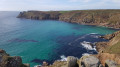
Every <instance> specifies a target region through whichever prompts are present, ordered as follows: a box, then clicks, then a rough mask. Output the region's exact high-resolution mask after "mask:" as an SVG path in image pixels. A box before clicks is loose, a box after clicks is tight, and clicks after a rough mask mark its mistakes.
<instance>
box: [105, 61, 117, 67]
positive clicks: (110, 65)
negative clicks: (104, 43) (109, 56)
mask: <svg viewBox="0 0 120 67" xmlns="http://www.w3.org/2000/svg"><path fill="white" fill-rule="evenodd" d="M105 67H117V63H116V62H115V61H112V60H106V61H105Z"/></svg>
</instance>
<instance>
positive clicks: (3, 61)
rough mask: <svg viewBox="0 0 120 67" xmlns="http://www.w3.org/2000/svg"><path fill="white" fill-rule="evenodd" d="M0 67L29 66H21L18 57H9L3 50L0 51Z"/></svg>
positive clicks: (23, 66) (24, 66) (28, 66)
mask: <svg viewBox="0 0 120 67" xmlns="http://www.w3.org/2000/svg"><path fill="white" fill-rule="evenodd" d="M0 67H30V65H29V64H23V63H22V58H21V57H19V56H10V55H9V54H7V53H6V52H5V51H4V50H2V49H0Z"/></svg>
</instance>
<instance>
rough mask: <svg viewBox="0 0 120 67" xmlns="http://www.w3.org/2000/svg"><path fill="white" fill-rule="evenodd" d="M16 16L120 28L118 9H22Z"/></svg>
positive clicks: (119, 11) (119, 12)
mask: <svg viewBox="0 0 120 67" xmlns="http://www.w3.org/2000/svg"><path fill="white" fill-rule="evenodd" d="M18 18H26V19H36V20H60V21H65V22H70V23H80V24H88V25H99V26H106V27H113V28H120V10H75V11H27V12H26V11H24V12H20V14H19V15H18Z"/></svg>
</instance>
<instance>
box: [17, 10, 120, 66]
mask: <svg viewBox="0 0 120 67" xmlns="http://www.w3.org/2000/svg"><path fill="white" fill-rule="evenodd" d="M95 11H97V13H98V14H99V12H103V14H100V16H96V15H95V17H99V18H100V20H99V21H97V20H98V19H99V18H97V19H96V18H95V17H94V14H95V13H96V12H95ZM118 11H120V10H117V11H116V10H115V12H114V10H113V15H114V14H116V12H118ZM87 12H88V13H86V12H85V13H84V12H82V11H70V12H65V13H60V11H50V12H49V11H48V12H44V11H28V12H21V13H20V14H19V15H18V17H17V18H25V19H34V20H58V21H64V22H68V23H76V24H82V25H94V26H103V27H108V28H112V29H120V25H119V23H118V21H119V20H117V21H116V20H115V21H116V22H115V23H114V24H113V23H112V24H111V22H109V23H108V21H109V18H110V17H109V14H107V15H106V12H110V11H109V10H93V12H92V11H90V14H89V11H87ZM111 12H112V11H111ZM84 14H85V15H86V16H84ZM104 14H105V15H104ZM110 14H111V13H110ZM119 14H120V13H119ZM81 15H83V17H82V16H81ZM81 17H82V18H81ZM113 17H114V16H113ZM95 19H96V20H95ZM106 19H108V20H106ZM110 19H111V18H110ZM113 19H114V18H113ZM102 20H104V21H102ZM96 21H97V22H96ZM112 21H113V20H112ZM117 34H119V33H117ZM117 34H116V35H114V33H113V34H111V35H110V36H107V35H106V36H107V37H108V38H109V37H111V36H113V35H114V37H115V36H117ZM108 35H109V34H108ZM114 37H112V38H111V39H108V40H109V41H108V42H102V43H101V42H98V43H96V49H97V51H98V54H97V55H91V56H95V57H97V58H98V59H99V62H100V63H101V65H103V66H105V64H106V60H107V59H109V60H112V61H115V62H117V64H120V59H117V61H116V60H115V59H116V58H119V57H120V55H117V54H110V53H109V52H107V53H106V52H104V50H105V48H107V47H109V46H108V45H107V43H109V42H110V41H111V40H112V39H114ZM102 38H105V37H104V36H103V37H102ZM106 45H107V46H106ZM103 48H104V49H103ZM99 49H100V50H99ZM113 55H114V57H110V56H113ZM83 57H84V56H83ZM87 57H89V56H87ZM72 58H73V57H72ZM81 58H82V57H81ZM81 58H80V59H81ZM85 58H86V57H85ZM106 58H107V59H106ZM68 60H69V59H67V63H65V64H66V65H68V64H69V62H70V61H69V62H68ZM73 61H74V60H72V62H73ZM77 61H78V60H77ZM74 62H75V61H74ZM74 62H73V63H74ZM79 63H81V61H80V62H79ZM54 64H55V65H54ZM59 64H60V65H61V64H64V63H63V62H62V61H55V62H54V63H53V64H52V65H50V66H48V65H46V66H48V67H54V66H56V65H59ZM80 65H82V64H79V67H80ZM43 66H44V63H43ZM60 67H62V66H60ZM86 67H87V66H86Z"/></svg>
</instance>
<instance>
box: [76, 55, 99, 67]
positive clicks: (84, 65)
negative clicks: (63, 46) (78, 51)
mask: <svg viewBox="0 0 120 67" xmlns="http://www.w3.org/2000/svg"><path fill="white" fill-rule="evenodd" d="M78 64H79V67H99V66H100V61H99V59H98V58H96V57H94V56H83V57H81V58H80V60H79V61H78Z"/></svg>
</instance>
